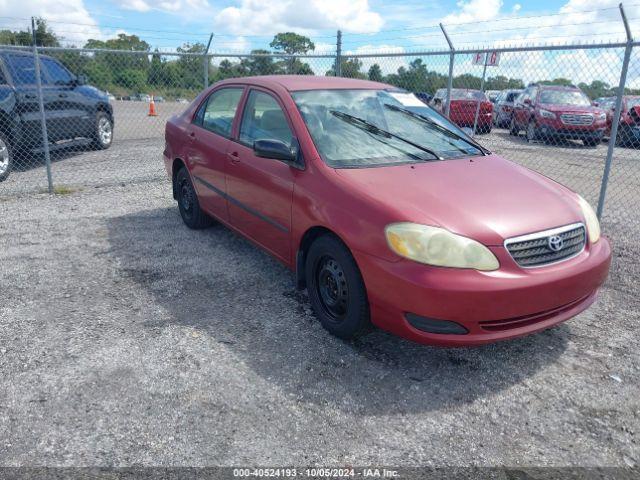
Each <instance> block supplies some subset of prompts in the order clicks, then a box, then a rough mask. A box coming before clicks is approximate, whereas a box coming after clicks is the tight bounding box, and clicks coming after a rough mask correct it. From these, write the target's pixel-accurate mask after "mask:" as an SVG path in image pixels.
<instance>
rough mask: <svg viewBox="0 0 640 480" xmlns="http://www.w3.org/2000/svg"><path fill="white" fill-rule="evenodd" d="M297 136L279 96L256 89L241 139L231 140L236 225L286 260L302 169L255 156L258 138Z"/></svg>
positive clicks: (231, 216)
mask: <svg viewBox="0 0 640 480" xmlns="http://www.w3.org/2000/svg"><path fill="white" fill-rule="evenodd" d="M293 138H294V135H293V131H292V129H291V127H290V123H289V120H288V118H287V115H286V113H285V111H284V110H283V108H282V106H281V105H280V103H279V102H278V101H277V99H276V98H275V97H274V96H273V95H272V94H271V93H269V92H267V91H263V90H259V89H252V90H250V92H249V95H248V97H247V101H246V103H245V107H244V111H243V114H242V120H241V123H240V129H239V136H238V142H232V143H230V144H229V150H228V154H227V168H226V179H227V193H228V201H229V221H230V222H231V224H232V225H233V226H234V227H236V228H237V229H239V230H240V231H242V232H243V233H245V234H246V235H247V236H249V237H250V238H252V239H253V240H254V241H256V242H258V243H259V244H261V245H262V246H263V247H264V248H266V249H267V250H269V251H270V252H272V253H273V254H274V255H276V256H277V257H279V258H280V259H282V260H283V261H285V262H288V261H289V259H290V253H291V202H292V197H293V185H294V180H295V175H296V172H298V171H299V170H297V169H295V168H293V167H290V166H289V165H287V164H286V163H284V162H281V161H279V160H274V159H270V158H262V157H258V156H256V155H255V153H254V150H253V142H254V141H256V140H259V139H269V140H281V141H282V142H284V143H286V144H287V145H291V144H292V141H293Z"/></svg>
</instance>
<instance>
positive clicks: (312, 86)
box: [220, 75, 397, 92]
mask: <svg viewBox="0 0 640 480" xmlns="http://www.w3.org/2000/svg"><path fill="white" fill-rule="evenodd" d="M226 83H234V84H248V85H256V86H263V87H267V88H268V87H272V88H273V87H275V86H279V87H282V88H284V89H286V90H288V91H290V92H294V91H299V90H325V89H336V90H337V89H344V90H346V89H372V90H387V89H390V88H391V89H397V87H394V86H393V85H388V84H386V83H379V82H372V81H370V80H360V79H356V78H342V77H322V76H317V75H261V76H255V77H239V78H229V79H226V80H223V81H222V82H220V84H221V85H222V84H226Z"/></svg>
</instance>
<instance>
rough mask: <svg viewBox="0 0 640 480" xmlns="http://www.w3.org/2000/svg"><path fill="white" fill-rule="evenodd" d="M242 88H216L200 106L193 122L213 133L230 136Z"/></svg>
mask: <svg viewBox="0 0 640 480" xmlns="http://www.w3.org/2000/svg"><path fill="white" fill-rule="evenodd" d="M242 90H243V89H242V88H223V89H221V90H216V91H215V92H213V93H212V94H211V95H210V96H209V98H208V99H207V100H206V101H205V102H204V103H203V104H202V105H201V106H200V108H199V109H198V112H197V113H196V116H195V117H194V119H193V122H194V123H196V124H198V125H200V126H201V127H202V128H205V129H207V130H210V131H212V132H213V133H217V134H218V135H222V136H223V137H227V138H228V137H230V136H231V127H232V125H233V119H234V117H235V116H236V110H237V109H238V103H240V98H241V97H242Z"/></svg>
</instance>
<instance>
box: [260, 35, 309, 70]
mask: <svg viewBox="0 0 640 480" xmlns="http://www.w3.org/2000/svg"><path fill="white" fill-rule="evenodd" d="M269 46H270V47H271V48H273V49H274V50H276V51H279V52H283V53H286V54H288V55H304V54H306V53H308V52H310V51H313V50H315V48H316V45H315V44H314V43H313V42H312V41H311V39H309V38H308V37H305V36H304V35H298V34H297V33H293V32H284V33H278V34H276V35H275V36H274V37H273V40H272V41H271V43H270V44H269ZM284 63H285V68H286V71H287V73H289V74H299V75H308V72H309V71H311V67H310V66H309V65H307V64H305V63H303V62H301V61H300V60H299V59H297V58H295V57H291V58H289V59H287V60H285V62H284ZM303 65H306V67H304V66H303Z"/></svg>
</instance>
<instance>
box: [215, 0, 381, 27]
mask: <svg viewBox="0 0 640 480" xmlns="http://www.w3.org/2000/svg"><path fill="white" fill-rule="evenodd" d="M215 24H216V25H217V26H218V27H219V28H224V29H225V30H226V31H229V32H232V33H238V34H242V33H244V34H247V33H248V32H250V33H251V34H253V35H272V34H275V33H277V32H283V31H287V30H294V31H296V32H300V33H306V34H313V33H314V32H316V31H318V30H324V29H343V30H348V31H350V32H375V31H378V30H379V29H380V28H381V27H382V24H383V21H382V17H381V16H380V15H379V14H378V13H375V12H373V11H372V10H371V8H370V6H369V2H368V0H351V1H344V0H281V1H278V2H274V1H273V0H240V5H239V6H237V7H226V8H224V9H222V10H221V11H220V12H219V13H218V14H217V15H216V18H215Z"/></svg>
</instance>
